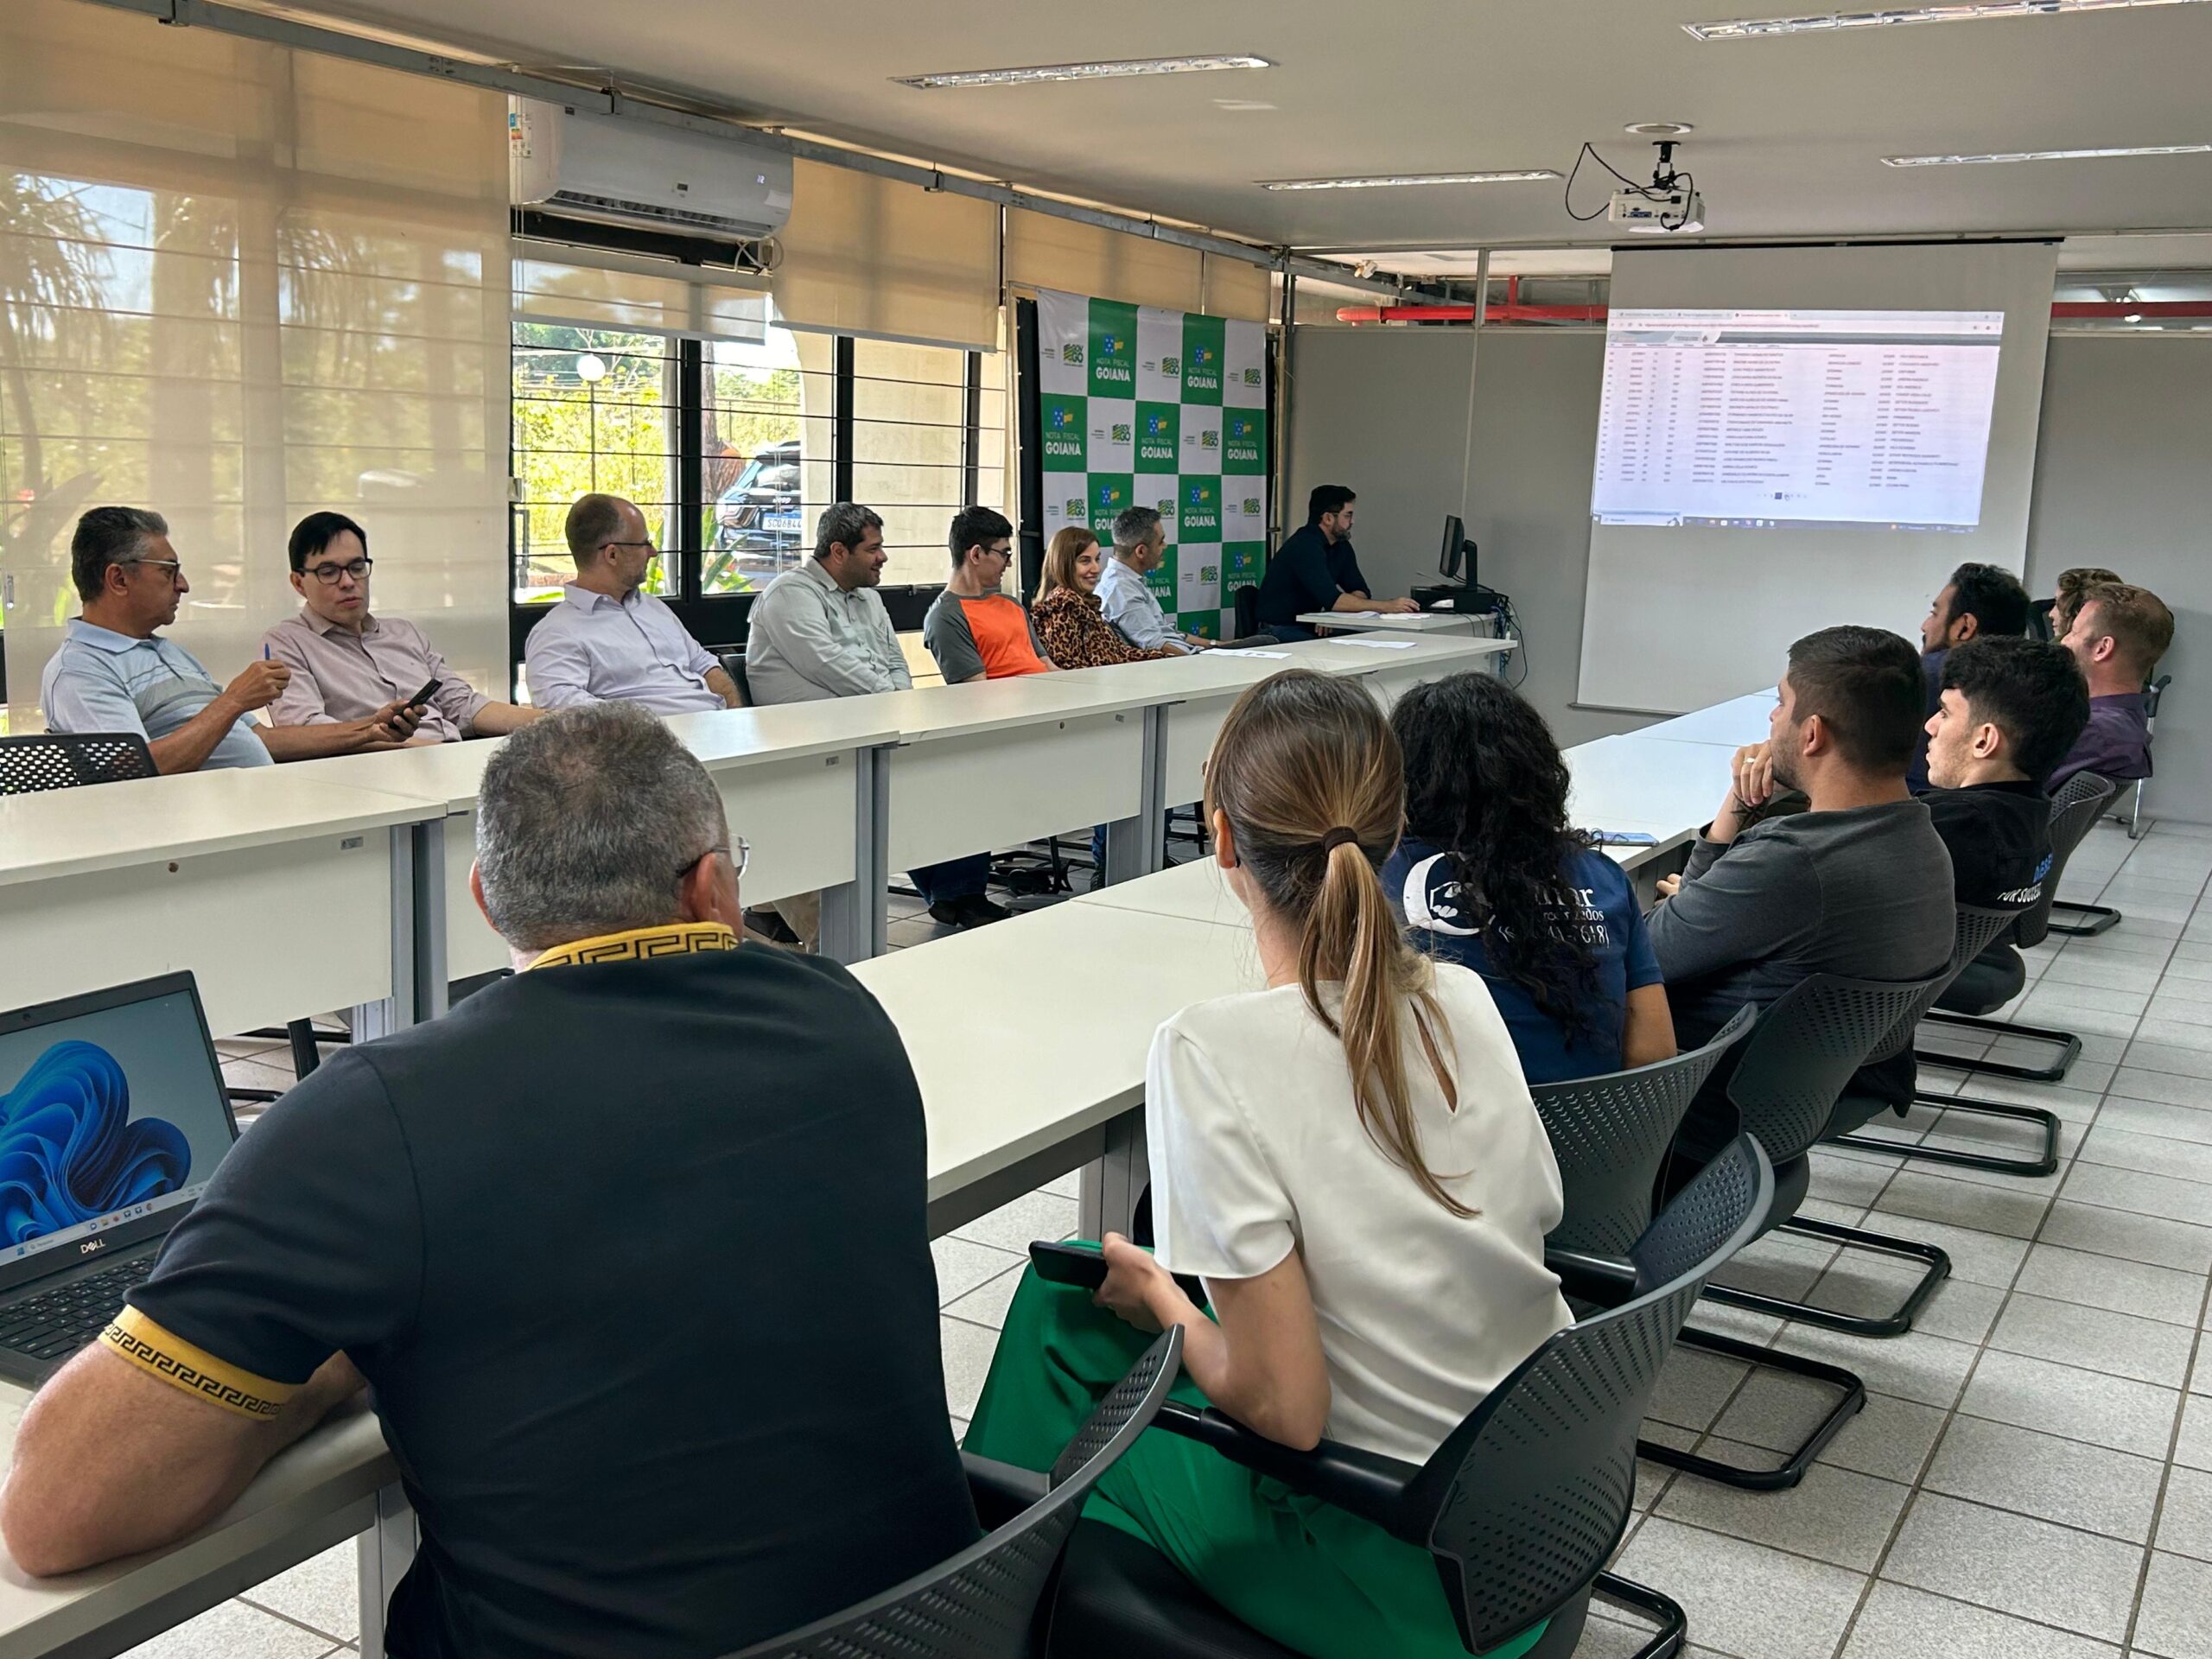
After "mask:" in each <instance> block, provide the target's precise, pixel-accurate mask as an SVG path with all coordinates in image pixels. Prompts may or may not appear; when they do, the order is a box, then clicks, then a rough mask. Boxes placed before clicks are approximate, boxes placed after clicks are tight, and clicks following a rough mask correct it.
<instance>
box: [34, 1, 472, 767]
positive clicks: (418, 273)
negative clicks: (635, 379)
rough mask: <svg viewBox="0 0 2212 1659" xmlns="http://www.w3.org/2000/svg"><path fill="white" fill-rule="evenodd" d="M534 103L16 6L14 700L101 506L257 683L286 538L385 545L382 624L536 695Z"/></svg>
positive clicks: (44, 644) (186, 610)
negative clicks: (524, 382)
mask: <svg viewBox="0 0 2212 1659" xmlns="http://www.w3.org/2000/svg"><path fill="white" fill-rule="evenodd" d="M504 113H505V105H504V101H503V100H502V99H500V98H499V95H497V94H495V93H492V92H483V91H479V90H477V89H474V88H472V87H467V86H456V85H452V84H448V83H442V82H439V81H435V80H429V79H421V78H418V77H415V76H410V75H404V74H401V73H397V72H396V71H390V70H384V69H378V68H373V67H368V66H365V65H362V64H356V63H338V62H336V61H334V60H329V59H325V58H318V57H315V56H313V55H311V54H305V53H299V52H294V51H291V50H289V49H287V48H282V47H276V46H269V45H264V44H262V43H259V42H257V41H242V40H238V39H234V38H232V37H230V36H227V35H220V34H218V33H216V32H214V31H213V30H211V29H164V28H162V27H160V26H159V25H157V24H156V23H155V22H153V21H152V20H151V19H150V18H148V17H145V16H139V15H134V14H131V13H128V12H122V11H116V10H107V9H105V8H102V7H96V6H90V5H83V4H78V3H74V0H7V3H6V4H4V5H0V382H4V383H5V384H4V387H0V478H4V481H5V483H6V486H7V490H6V497H7V499H5V500H4V501H0V563H4V565H5V568H6V571H7V574H8V575H9V576H10V579H11V585H12V588H13V602H12V604H10V607H9V609H8V611H7V618H6V620H7V645H8V656H7V669H8V686H7V691H8V702H9V715H10V723H11V724H12V725H14V726H15V728H16V729H17V730H24V729H34V728H36V727H37V725H38V724H39V723H40V720H41V716H40V715H39V711H38V696H39V676H40V673H41V670H42V669H43V667H44V666H45V664H46V662H47V660H48V658H50V657H51V655H52V654H53V652H54V649H55V647H56V646H57V645H59V643H60V638H61V630H62V626H63V624H64V623H65V622H66V620H67V618H68V617H69V616H71V615H73V614H74V613H75V612H76V610H77V608H78V601H77V599H76V595H75V594H74V592H73V589H72V587H71V583H70V580H69V539H70V534H71V531H72V529H73V524H74V521H75V518H76V516H77V514H78V513H79V512H82V511H83V510H84V509H85V508H86V507H88V506H92V505H96V504H99V503H103V502H121V503H127V504H130V505H139V506H146V507H150V508H152V509H154V510H155V511H156V512H160V513H162V515H164V516H165V517H166V518H168V523H169V526H170V531H171V538H172V540H173V541H174V542H175V545H176V549H177V551H178V555H179V556H180V557H181V559H182V561H183V563H184V567H185V569H186V570H187V572H188V575H189V576H190V578H191V582H192V591H191V593H190V594H188V595H187V596H186V597H185V599H184V601H183V604H182V607H181V610H180V612H179V613H178V618H177V622H176V625H175V627H174V628H172V629H171V630H169V632H171V633H173V634H174V635H175V637H176V638H177V639H179V640H180V641H181V643H182V644H183V645H185V646H186V647H187V648H188V649H189V650H190V651H191V652H193V653H194V655H195V656H197V657H198V658H200V660H201V661H202V662H203V663H205V664H207V668H208V670H209V671H210V672H211V673H213V675H214V676H215V677H216V678H217V679H218V680H227V679H229V678H230V677H231V676H232V675H233V674H235V673H236V672H237V671H238V670H239V668H241V667H242V666H243V665H244V664H245V663H246V662H247V661H249V660H251V659H252V658H256V657H257V656H259V655H260V647H259V645H258V640H259V638H260V635H261V632H262V631H263V629H264V628H266V627H267V626H269V625H270V624H271V623H273V622H275V621H277V620H279V619H281V618H283V617H286V616H289V615H290V614H292V613H293V612H294V611H296V609H297V608H298V604H299V601H298V600H297V598H296V596H295V595H294V594H293V593H292V590H291V588H290V585H289V582H288V580H287V577H288V575H289V562H288V560H287V558H286V556H285V541H286V538H287V536H288V534H289V530H290V527H291V525H292V524H294V523H295V522H296V520H297V519H298V518H300V517H302V515H304V514H306V513H308V512H313V511H315V510H317V509H321V508H334V509H337V510H339V511H340V512H346V513H348V514H350V515H352V516H353V518H357V519H359V521H360V523H361V524H363V526H364V527H365V529H366V530H367V531H368V532H369V536H370V540H371V545H372V548H373V550H374V554H375V557H376V606H377V608H378V611H380V612H385V613H391V614H395V615H402V616H406V617H409V618H410V619H411V620H415V621H416V622H417V623H419V624H420V625H421V626H423V628H424V630H425V631H426V632H428V633H429V636H430V639H431V640H432V641H433V642H434V643H435V645H437V647H438V649H439V650H440V651H441V652H442V653H443V654H444V656H445V657H446V658H447V660H448V662H449V663H450V664H452V666H453V668H454V671H455V672H456V673H457V674H460V675H461V676H464V677H467V679H468V680H469V681H470V682H471V683H474V684H475V685H477V686H479V687H480V688H481V689H483V690H486V691H489V692H492V693H493V694H495V695H498V694H504V692H505V689H506V661H507V649H506V641H507V618H506V608H507V601H506V593H507V579H506V496H507V420H508V385H509V372H508V355H507V353H508V346H507V331H508V277H507V257H506V251H507V207H506V156H505V135H504V120H503V117H504Z"/></svg>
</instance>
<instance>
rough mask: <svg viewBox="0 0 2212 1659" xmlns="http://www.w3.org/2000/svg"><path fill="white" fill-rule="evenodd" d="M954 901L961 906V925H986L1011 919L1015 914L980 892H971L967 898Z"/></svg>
mask: <svg viewBox="0 0 2212 1659" xmlns="http://www.w3.org/2000/svg"><path fill="white" fill-rule="evenodd" d="M954 902H955V903H956V904H957V906H958V907H959V910H960V912H961V919H960V925H961V926H963V927H984V926H988V925H989V924H991V923H993V922H1003V921H1008V920H1011V919H1012V918H1013V916H1014V912H1012V911H1010V910H1008V909H1007V907H1006V906H1004V905H1001V904H995V903H993V902H992V901H991V900H990V899H986V898H985V897H984V896H983V895H982V893H970V894H969V895H968V897H966V898H965V899H956V900H955V901H954Z"/></svg>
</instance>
